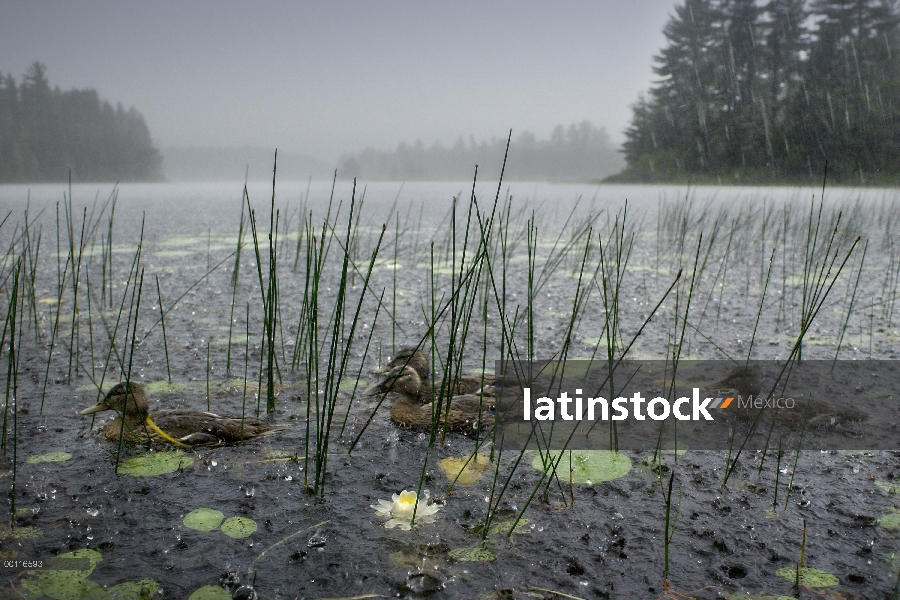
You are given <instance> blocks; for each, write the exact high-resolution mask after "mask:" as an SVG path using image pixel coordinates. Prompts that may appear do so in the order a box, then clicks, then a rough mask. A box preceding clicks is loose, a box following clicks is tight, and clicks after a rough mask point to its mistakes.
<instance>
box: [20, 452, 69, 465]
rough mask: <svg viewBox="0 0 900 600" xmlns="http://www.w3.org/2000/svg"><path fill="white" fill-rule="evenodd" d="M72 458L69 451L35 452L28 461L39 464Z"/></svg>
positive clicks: (31, 463) (30, 463)
mask: <svg viewBox="0 0 900 600" xmlns="http://www.w3.org/2000/svg"><path fill="white" fill-rule="evenodd" d="M71 458H72V455H71V454H69V453H68V452H48V453H47V454H35V455H34V456H29V457H28V460H26V461H25V462H27V463H28V464H29V465H37V464H40V463H45V462H65V461H67V460H69V459H71Z"/></svg>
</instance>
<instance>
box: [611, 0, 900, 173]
mask: <svg viewBox="0 0 900 600" xmlns="http://www.w3.org/2000/svg"><path fill="white" fill-rule="evenodd" d="M664 33H665V36H666V39H667V45H666V47H665V48H663V50H662V52H661V53H660V55H659V56H657V57H656V66H655V71H656V73H657V75H658V76H659V81H658V83H657V84H656V85H655V86H654V87H653V89H651V91H650V94H649V97H647V98H641V99H640V100H639V101H638V102H637V103H636V104H635V105H634V117H633V119H632V124H631V127H630V128H629V129H628V130H627V132H626V137H627V141H626V142H625V145H624V151H625V157H626V160H627V163H628V165H627V167H626V169H625V170H624V171H623V172H622V173H620V174H618V175H616V176H614V177H612V178H610V180H611V181H631V182H665V181H668V182H673V181H674V182H689V181H691V182H695V183H700V182H709V183H718V184H760V183H763V184H768V183H778V182H789V183H802V184H806V185H808V184H812V183H813V182H814V181H815V180H816V179H817V178H818V177H820V174H821V173H822V171H823V168H824V164H825V163H826V162H827V163H828V172H829V177H830V179H831V181H832V182H839V183H850V184H869V185H873V184H874V185H896V184H897V183H898V181H900V166H898V165H900V51H898V48H900V8H898V6H897V4H896V3H895V2H884V1H880V0H813V1H811V2H807V1H805V0H771V1H770V2H767V3H760V2H756V1H754V0H728V1H726V0H685V1H684V2H683V3H681V4H679V5H677V6H676V7H675V14H674V16H672V18H671V19H670V21H669V23H668V24H667V25H666V27H665V30H664Z"/></svg>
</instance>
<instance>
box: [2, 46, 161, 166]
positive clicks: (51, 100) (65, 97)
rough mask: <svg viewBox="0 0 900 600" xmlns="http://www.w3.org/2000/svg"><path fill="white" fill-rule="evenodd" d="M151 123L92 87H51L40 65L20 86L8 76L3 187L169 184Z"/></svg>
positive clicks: (4, 103) (4, 82)
mask: <svg viewBox="0 0 900 600" xmlns="http://www.w3.org/2000/svg"><path fill="white" fill-rule="evenodd" d="M161 166H162V158H161V156H160V154H159V152H158V151H157V150H156V148H154V147H153V143H152V141H151V139H150V132H149V130H148V129H147V124H146V123H145V122H144V117H143V116H141V114H140V113H139V112H138V111H136V110H135V109H134V108H131V109H129V110H125V109H124V108H123V107H122V105H121V104H119V105H118V106H117V107H116V108H113V107H112V106H111V105H110V104H109V102H106V101H101V100H100V98H99V96H98V95H97V92H96V91H95V90H91V89H85V90H75V89H73V90H69V91H65V92H64V91H61V90H60V89H59V87H56V88H54V89H50V84H49V82H48V80H47V67H46V66H45V65H43V64H41V63H37V62H36V63H34V64H32V65H31V67H30V68H29V69H28V72H27V73H26V74H25V75H24V76H23V77H22V82H21V84H20V85H19V84H17V83H16V80H15V78H13V76H12V75H7V76H6V77H2V76H0V183H10V182H41V181H65V180H66V179H67V178H68V174H69V169H71V170H72V177H73V179H75V180H77V181H148V180H159V179H161V177H162V175H161Z"/></svg>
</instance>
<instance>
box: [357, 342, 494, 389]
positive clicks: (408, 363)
mask: <svg viewBox="0 0 900 600" xmlns="http://www.w3.org/2000/svg"><path fill="white" fill-rule="evenodd" d="M397 367H411V368H412V369H414V370H415V371H416V373H418V375H419V379H420V380H421V387H422V391H423V392H424V391H427V394H423V395H422V401H423V402H425V401H430V399H431V366H430V365H429V363H428V357H427V356H425V353H424V352H422V351H421V350H420V349H419V348H417V347H414V346H405V347H403V348H400V349H399V350H397V354H395V355H394V358H393V359H392V360H391V362H389V363H388V364H387V365H385V366H384V367H382V368H380V369H374V370H373V371H372V373H374V374H375V375H384V374H385V373H387V372H389V371H392V370H393V369H396V368H397ZM496 389H497V386H496V379H495V378H494V376H492V375H482V374H461V375H459V379H458V380H457V381H456V382H455V383H453V382H451V393H452V394H453V395H454V396H456V395H467V394H479V393H483V394H485V395H488V396H494V395H496V393H497V392H496Z"/></svg>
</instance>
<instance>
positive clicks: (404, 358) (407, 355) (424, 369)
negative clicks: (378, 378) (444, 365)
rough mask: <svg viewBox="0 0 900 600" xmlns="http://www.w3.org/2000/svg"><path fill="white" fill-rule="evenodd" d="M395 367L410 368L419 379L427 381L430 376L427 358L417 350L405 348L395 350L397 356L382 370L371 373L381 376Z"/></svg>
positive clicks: (410, 347)
mask: <svg viewBox="0 0 900 600" xmlns="http://www.w3.org/2000/svg"><path fill="white" fill-rule="evenodd" d="M397 367H412V368H413V369H415V370H416V373H418V374H419V379H421V380H422V381H428V378H429V377H430V376H431V366H430V365H429V364H428V357H427V356H425V353H424V352H422V351H421V350H419V349H418V348H415V347H412V346H407V347H404V348H400V349H399V350H397V354H396V355H395V356H394V358H393V359H392V360H391V362H389V363H388V364H387V365H385V366H384V368H382V369H375V370H374V371H372V372H373V373H374V374H375V375H382V374H384V373H387V372H389V371H391V370H393V369H396V368H397Z"/></svg>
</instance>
